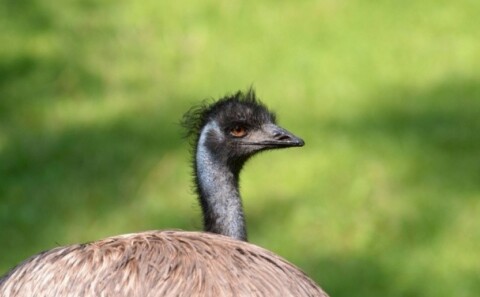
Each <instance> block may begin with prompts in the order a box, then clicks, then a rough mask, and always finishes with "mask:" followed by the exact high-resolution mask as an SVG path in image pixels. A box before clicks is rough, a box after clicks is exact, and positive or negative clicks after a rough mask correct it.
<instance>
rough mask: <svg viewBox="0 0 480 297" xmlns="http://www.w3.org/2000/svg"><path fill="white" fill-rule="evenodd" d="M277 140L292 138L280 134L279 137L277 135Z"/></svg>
mask: <svg viewBox="0 0 480 297" xmlns="http://www.w3.org/2000/svg"><path fill="white" fill-rule="evenodd" d="M275 138H276V139H278V140H282V141H283V140H290V139H291V138H290V136H288V135H285V134H279V135H275Z"/></svg>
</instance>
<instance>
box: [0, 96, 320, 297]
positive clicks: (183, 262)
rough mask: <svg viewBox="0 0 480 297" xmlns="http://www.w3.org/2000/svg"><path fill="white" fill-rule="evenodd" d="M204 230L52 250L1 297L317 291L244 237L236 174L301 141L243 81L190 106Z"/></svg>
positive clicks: (0, 287)
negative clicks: (229, 91) (239, 87)
mask: <svg viewBox="0 0 480 297" xmlns="http://www.w3.org/2000/svg"><path fill="white" fill-rule="evenodd" d="M182 125H183V126H184V127H185V129H186V136H187V138H189V139H190V141H191V144H192V167H193V180H194V184H195V187H194V189H195V190H196V192H197V196H198V200H199V204H200V207H201V210H202V214H203V225H204V230H203V232H200V231H181V230H153V231H144V232H139V233H132V234H124V235H118V236H113V237H108V238H105V239H101V240H97V241H93V242H89V243H83V244H73V245H69V246H62V247H55V248H53V249H50V250H47V251H44V252H41V253H39V254H37V255H34V256H32V257H30V258H28V259H27V260H25V261H24V262H22V263H20V264H19V265H17V266H16V267H14V268H13V269H12V270H10V271H9V272H7V274H5V275H4V276H3V277H2V278H0V296H2V297H26V296H37V297H43V296H45V297H46V296H85V297H90V296H104V297H110V296H131V297H136V296H138V297H140V296H141V297H157V296H320V297H327V296H328V295H327V293H325V291H324V290H323V289H322V288H321V287H320V286H319V285H318V284H317V283H316V282H315V281H313V280H312V279H311V278H310V277H308V276H307V275H306V274H305V273H304V272H303V271H302V270H300V269H299V268H298V267H296V266H295V265H293V264H291V263H290V262H288V261H287V260H285V259H283V258H281V257H280V256H278V255H276V254H275V253H273V252H271V251H268V250H266V249H264V248H262V247H259V246H257V245H254V244H252V243H249V242H248V241H247V232H246V226H245V217H244V214H243V206H242V200H241V197H240V191H239V175H240V172H241V170H242V167H243V166H244V164H245V162H247V160H248V159H249V158H251V157H252V156H254V155H255V154H257V153H259V152H261V151H266V150H272V149H280V148H288V147H301V146H303V145H304V141H303V140H302V139H301V138H299V137H297V136H295V135H294V134H292V133H291V132H289V131H287V130H285V129H284V128H282V127H280V126H279V125H278V124H276V116H275V114H274V113H273V112H271V111H270V110H269V109H268V108H267V107H266V106H265V105H264V104H263V103H262V102H261V101H260V100H259V99H258V98H257V97H256V94H255V91H254V90H253V89H252V88H250V89H248V90H247V91H244V92H242V91H238V92H236V93H233V94H229V95H225V96H224V97H222V98H220V99H218V100H216V101H213V102H206V101H204V102H203V103H202V104H200V105H198V106H195V107H193V108H191V109H190V110H189V111H187V112H186V113H185V115H184V116H183V118H182Z"/></svg>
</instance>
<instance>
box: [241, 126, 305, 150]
mask: <svg viewBox="0 0 480 297" xmlns="http://www.w3.org/2000/svg"><path fill="white" fill-rule="evenodd" d="M245 144H250V145H260V146H263V147H265V148H266V149H268V148H287V147H293V146H299V147H300V146H304V145H305V142H304V141H303V139H301V138H299V137H297V136H295V135H293V133H291V132H289V131H287V130H285V129H283V128H282V127H279V126H277V125H274V124H267V125H264V126H263V127H262V129H261V130H259V131H256V133H255V135H252V137H251V138H250V139H249V141H248V142H245Z"/></svg>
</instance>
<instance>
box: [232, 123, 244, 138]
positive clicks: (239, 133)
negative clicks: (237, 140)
mask: <svg viewBox="0 0 480 297" xmlns="http://www.w3.org/2000/svg"><path fill="white" fill-rule="evenodd" d="M230 134H231V135H232V136H233V137H243V136H245V135H247V129H245V127H242V126H235V127H234V128H233V129H232V130H230Z"/></svg>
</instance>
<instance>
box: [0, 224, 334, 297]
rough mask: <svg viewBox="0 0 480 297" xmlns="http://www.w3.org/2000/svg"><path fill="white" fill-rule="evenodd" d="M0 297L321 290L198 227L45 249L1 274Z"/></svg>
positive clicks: (270, 258) (263, 254)
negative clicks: (4, 276)
mask: <svg viewBox="0 0 480 297" xmlns="http://www.w3.org/2000/svg"><path fill="white" fill-rule="evenodd" d="M0 292H1V294H0V295H1V296H4V297H7V296H36V297H47V296H48V297H51V296H62V297H67V296H72V297H73V296H92V297H93V296H103V297H116V296H130V297H157V296H158V297H159V296H325V295H324V293H323V292H322V290H321V289H320V288H319V287H318V286H317V285H316V284H315V283H314V282H313V281H312V280H311V279H309V278H308V277H307V276H306V275H305V274H304V273H303V272H301V271H300V270H299V269H298V268H296V267H295V266H293V265H292V264H290V263H288V262H287V261H285V260H283V259H282V258H280V257H278V256H277V255H275V254H273V253H271V252H269V251H267V250H265V249H262V248H260V247H258V246H255V245H252V244H249V243H247V242H242V241H238V240H233V239H231V238H229V237H226V236H221V235H214V234H208V233H200V232H183V231H150V232H143V233H136V234H127V235H121V236H117V237H111V238H106V239H103V240H100V241H96V242H92V243H87V244H79V245H72V246H68V247H60V248H55V249H52V250H49V251H47V252H44V253H42V254H39V255H37V256H34V257H33V258H31V259H28V260H26V261H25V262H24V263H23V264H22V265H21V266H19V267H18V268H16V269H15V270H13V271H12V272H11V273H10V274H9V275H7V276H6V278H4V279H2V280H0Z"/></svg>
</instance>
